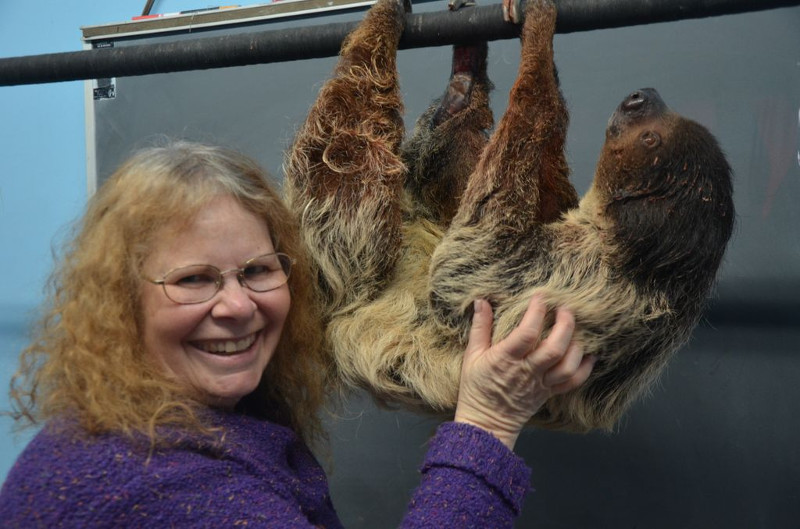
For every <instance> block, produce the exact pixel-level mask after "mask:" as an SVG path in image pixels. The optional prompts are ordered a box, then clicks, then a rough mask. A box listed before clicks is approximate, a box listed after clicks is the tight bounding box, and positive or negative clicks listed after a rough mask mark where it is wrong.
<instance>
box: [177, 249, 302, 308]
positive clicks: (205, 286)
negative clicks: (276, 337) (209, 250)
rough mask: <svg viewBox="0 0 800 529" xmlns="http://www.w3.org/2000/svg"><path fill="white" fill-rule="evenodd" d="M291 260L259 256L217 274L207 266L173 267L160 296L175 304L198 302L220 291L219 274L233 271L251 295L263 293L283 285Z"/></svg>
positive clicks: (286, 257)
mask: <svg viewBox="0 0 800 529" xmlns="http://www.w3.org/2000/svg"><path fill="white" fill-rule="evenodd" d="M291 267H292V260H291V258H290V257H289V256H288V255H286V254H283V253H274V254H267V255H261V256H259V257H255V258H253V259H250V260H249V261H247V262H246V263H245V265H244V267H242V268H235V269H232V270H226V271H225V272H221V271H220V270H219V269H218V268H217V267H215V266H211V265H190V266H184V267H182V268H176V269H175V270H172V271H171V272H169V273H168V274H167V275H166V276H164V283H163V285H164V293H165V294H166V295H167V297H168V298H169V299H171V300H172V301H174V302H176V303H202V302H203V301H207V300H209V299H211V298H212V297H214V295H215V294H216V293H217V291H218V290H219V289H220V288H222V284H223V281H224V280H223V275H225V274H228V273H230V272H236V275H237V278H238V279H239V282H240V283H241V284H242V286H245V287H247V288H249V289H250V290H253V291H255V292H267V291H269V290H273V289H276V288H278V287H280V286H282V285H283V284H285V283H286V281H288V279H289V273H290V272H291Z"/></svg>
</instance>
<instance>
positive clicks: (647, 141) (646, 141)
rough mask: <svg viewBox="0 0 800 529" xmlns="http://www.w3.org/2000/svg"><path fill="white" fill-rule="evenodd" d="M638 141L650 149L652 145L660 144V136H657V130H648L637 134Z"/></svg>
mask: <svg viewBox="0 0 800 529" xmlns="http://www.w3.org/2000/svg"><path fill="white" fill-rule="evenodd" d="M639 141H641V142H642V144H643V145H644V146H645V147H647V148H648V149H652V148H653V147H658V146H659V145H661V136H659V134H658V133H657V132H653V131H652V130H648V131H646V132H643V133H642V135H641V136H639Z"/></svg>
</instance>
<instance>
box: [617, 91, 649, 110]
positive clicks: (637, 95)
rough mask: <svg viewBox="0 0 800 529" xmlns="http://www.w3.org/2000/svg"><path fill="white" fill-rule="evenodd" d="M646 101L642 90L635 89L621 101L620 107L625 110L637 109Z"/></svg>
mask: <svg viewBox="0 0 800 529" xmlns="http://www.w3.org/2000/svg"><path fill="white" fill-rule="evenodd" d="M646 102H647V96H646V95H645V93H644V90H637V91H635V92H634V93H632V94H631V95H629V96H628V97H626V98H625V101H623V102H622V109H623V110H627V111H629V112H630V111H634V110H639V109H640V108H642V107H643V106H644V104H645V103H646Z"/></svg>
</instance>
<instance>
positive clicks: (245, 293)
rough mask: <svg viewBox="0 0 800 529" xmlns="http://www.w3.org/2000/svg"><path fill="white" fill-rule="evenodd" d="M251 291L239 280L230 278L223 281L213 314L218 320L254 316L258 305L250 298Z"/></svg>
mask: <svg viewBox="0 0 800 529" xmlns="http://www.w3.org/2000/svg"><path fill="white" fill-rule="evenodd" d="M251 292H252V291H251V290H250V289H248V288H247V287H245V286H243V285H242V284H241V283H240V281H239V278H238V277H236V276H235V275H234V276H228V277H225V278H224V279H223V282H222V286H221V287H220V289H219V292H217V295H216V300H215V303H214V307H213V308H212V309H211V314H212V315H213V316H214V317H216V318H242V317H249V316H252V314H253V312H254V311H255V310H256V304H255V302H254V301H253V299H252V298H251V297H250V294H251Z"/></svg>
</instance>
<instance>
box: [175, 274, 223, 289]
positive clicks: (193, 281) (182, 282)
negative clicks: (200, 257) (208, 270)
mask: <svg viewBox="0 0 800 529" xmlns="http://www.w3.org/2000/svg"><path fill="white" fill-rule="evenodd" d="M215 282H216V277H214V276H213V275H211V274H190V275H186V276H181V277H178V278H176V279H175V281H174V283H173V284H175V285H178V286H179V287H189V288H192V287H202V286H205V285H208V284H213V283H215Z"/></svg>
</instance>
